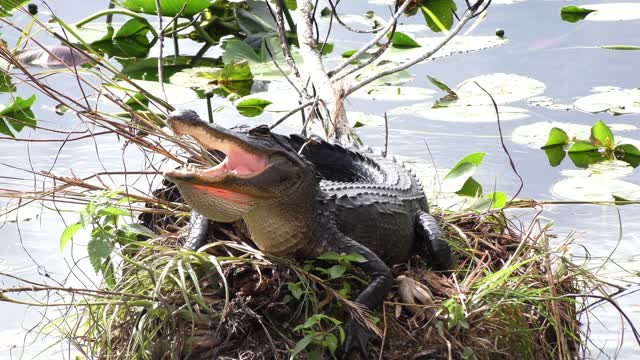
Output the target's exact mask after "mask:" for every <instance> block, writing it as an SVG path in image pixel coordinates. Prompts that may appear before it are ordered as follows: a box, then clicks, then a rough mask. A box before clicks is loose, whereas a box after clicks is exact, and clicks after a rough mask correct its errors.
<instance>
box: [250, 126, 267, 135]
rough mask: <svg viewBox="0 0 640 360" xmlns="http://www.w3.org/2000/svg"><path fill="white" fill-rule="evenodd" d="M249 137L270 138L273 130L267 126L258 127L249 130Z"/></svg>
mask: <svg viewBox="0 0 640 360" xmlns="http://www.w3.org/2000/svg"><path fill="white" fill-rule="evenodd" d="M249 135H251V136H269V135H271V130H269V127H268V126H267V125H260V126H256V127H254V128H253V129H251V130H249Z"/></svg>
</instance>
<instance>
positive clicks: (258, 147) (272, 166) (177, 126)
mask: <svg viewBox="0 0 640 360" xmlns="http://www.w3.org/2000/svg"><path fill="white" fill-rule="evenodd" d="M167 123H168V124H169V126H170V127H171V129H172V130H173V132H174V133H175V134H176V135H186V136H190V137H192V138H193V139H195V140H196V141H197V142H198V143H199V144H200V145H201V146H202V147H203V148H204V149H206V150H208V151H218V152H222V153H224V155H225V157H224V159H223V160H222V161H221V162H220V163H219V164H217V165H215V166H212V167H209V168H198V167H194V166H192V165H187V166H184V167H182V168H179V169H175V170H169V171H166V172H165V173H164V176H165V177H166V178H167V179H169V180H171V181H173V182H174V183H175V184H176V186H177V187H178V189H179V190H180V193H181V194H182V196H183V197H184V199H185V201H186V202H187V203H188V204H189V205H190V206H191V207H192V208H193V209H194V210H195V211H197V212H199V213H201V214H202V215H204V216H206V217H207V218H209V219H211V220H214V221H219V222H232V221H236V220H239V219H240V218H243V219H244V220H245V222H246V223H247V226H248V227H249V230H250V231H251V233H252V237H253V238H254V241H256V244H257V245H258V247H259V248H260V249H262V250H263V251H267V252H275V253H283V252H289V251H290V249H289V248H288V245H287V246H286V247H287V249H284V248H282V249H281V248H280V247H279V246H277V244H276V243H278V242H280V241H281V240H279V239H271V238H270V234H273V236H278V234H277V233H278V231H275V229H269V228H265V226H267V225H269V224H271V225H272V226H274V227H276V228H283V227H291V228H293V227H298V228H297V229H295V231H298V232H300V227H299V226H304V224H300V223H299V221H298V222H296V221H295V219H296V218H297V216H295V212H296V209H299V208H300V207H301V204H305V203H306V202H309V201H312V199H313V196H315V191H313V190H314V189H315V188H316V186H317V183H316V180H315V174H314V172H313V169H312V167H311V166H310V165H309V164H308V163H307V162H306V161H305V160H304V159H302V158H301V157H300V156H299V155H298V154H297V152H296V151H294V150H293V149H292V148H291V146H290V144H289V142H288V141H287V138H286V137H284V136H282V135H278V134H274V133H272V132H271V131H270V130H269V128H268V127H266V126H258V127H256V128H253V129H251V130H249V131H248V132H246V133H243V132H235V131H230V130H227V129H224V128H222V127H220V126H217V125H214V124H209V123H207V122H205V121H203V120H201V119H200V117H199V116H198V114H197V113H196V112H194V111H190V110H178V111H174V112H173V113H171V114H170V115H169V117H168V118H167ZM309 196H311V198H310V197H309ZM302 208H304V205H303V206H302ZM308 215H309V214H305V217H303V218H301V220H302V219H304V218H306V219H308V218H310V216H308ZM252 220H253V221H252ZM279 231H282V230H279ZM280 235H283V234H280ZM286 235H287V236H289V234H288V233H287V234H286ZM283 246H284V244H283ZM296 247H297V246H296Z"/></svg>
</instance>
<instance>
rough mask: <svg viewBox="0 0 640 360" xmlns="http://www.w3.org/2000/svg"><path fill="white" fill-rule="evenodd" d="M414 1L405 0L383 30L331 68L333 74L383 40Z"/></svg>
mask: <svg viewBox="0 0 640 360" xmlns="http://www.w3.org/2000/svg"><path fill="white" fill-rule="evenodd" d="M412 2H413V1H412V0H405V2H404V3H403V4H402V5H401V6H400V7H399V8H398V10H397V11H396V12H395V14H393V16H392V17H391V19H389V21H388V22H387V26H385V27H384V29H382V31H380V32H379V33H378V35H376V36H375V37H374V38H373V39H371V41H369V42H368V43H367V44H365V45H364V46H363V47H362V48H360V50H358V51H356V52H355V53H354V54H353V55H351V56H350V57H349V58H348V59H347V60H345V61H344V62H343V63H342V64H340V65H338V66H337V67H336V68H335V69H333V70H331V74H333V75H335V74H337V73H338V72H340V71H342V70H343V69H344V68H346V67H347V66H349V64H351V63H352V62H353V61H355V60H356V59H357V58H359V57H360V56H362V54H364V53H365V52H366V51H367V50H369V49H371V48H372V47H374V46H375V45H376V44H377V43H378V42H379V41H380V40H382V38H383V37H384V36H385V35H386V34H387V33H388V32H389V30H391V28H392V27H394V26H395V24H396V23H397V22H398V18H400V15H402V14H403V13H404V11H405V10H406V9H407V7H408V6H409V4H411V3H412Z"/></svg>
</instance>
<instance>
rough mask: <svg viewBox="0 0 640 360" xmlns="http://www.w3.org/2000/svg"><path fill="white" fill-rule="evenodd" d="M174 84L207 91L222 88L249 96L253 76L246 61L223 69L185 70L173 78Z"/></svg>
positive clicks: (200, 68) (228, 65)
mask: <svg viewBox="0 0 640 360" xmlns="http://www.w3.org/2000/svg"><path fill="white" fill-rule="evenodd" d="M170 82H171V83H172V84H176V85H180V86H184V87H190V88H193V89H197V90H203V91H206V90H208V89H210V88H212V87H215V88H221V89H223V90H225V93H232V92H234V93H237V94H239V95H240V96H246V95H249V93H250V91H251V85H252V84H253V76H252V75H251V70H250V69H249V64H248V63H247V62H246V61H243V62H241V63H229V64H226V65H225V66H224V67H223V68H215V67H204V66H202V67H194V68H187V69H184V70H182V71H180V72H178V73H176V74H175V75H173V76H171V78H170Z"/></svg>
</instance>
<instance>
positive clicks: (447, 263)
mask: <svg viewBox="0 0 640 360" xmlns="http://www.w3.org/2000/svg"><path fill="white" fill-rule="evenodd" d="M415 234H416V246H417V250H418V253H419V254H420V256H422V257H423V258H425V259H426V260H428V261H429V262H430V263H431V265H432V266H433V267H434V268H435V269H437V270H449V269H450V268H451V264H452V263H453V258H452V257H451V249H450V248H449V244H448V243H447V242H446V241H445V240H444V239H443V238H442V230H441V229H440V224H438V221H437V220H436V219H435V218H434V217H433V215H431V214H429V213H428V212H426V211H418V212H417V213H416V228H415Z"/></svg>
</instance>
